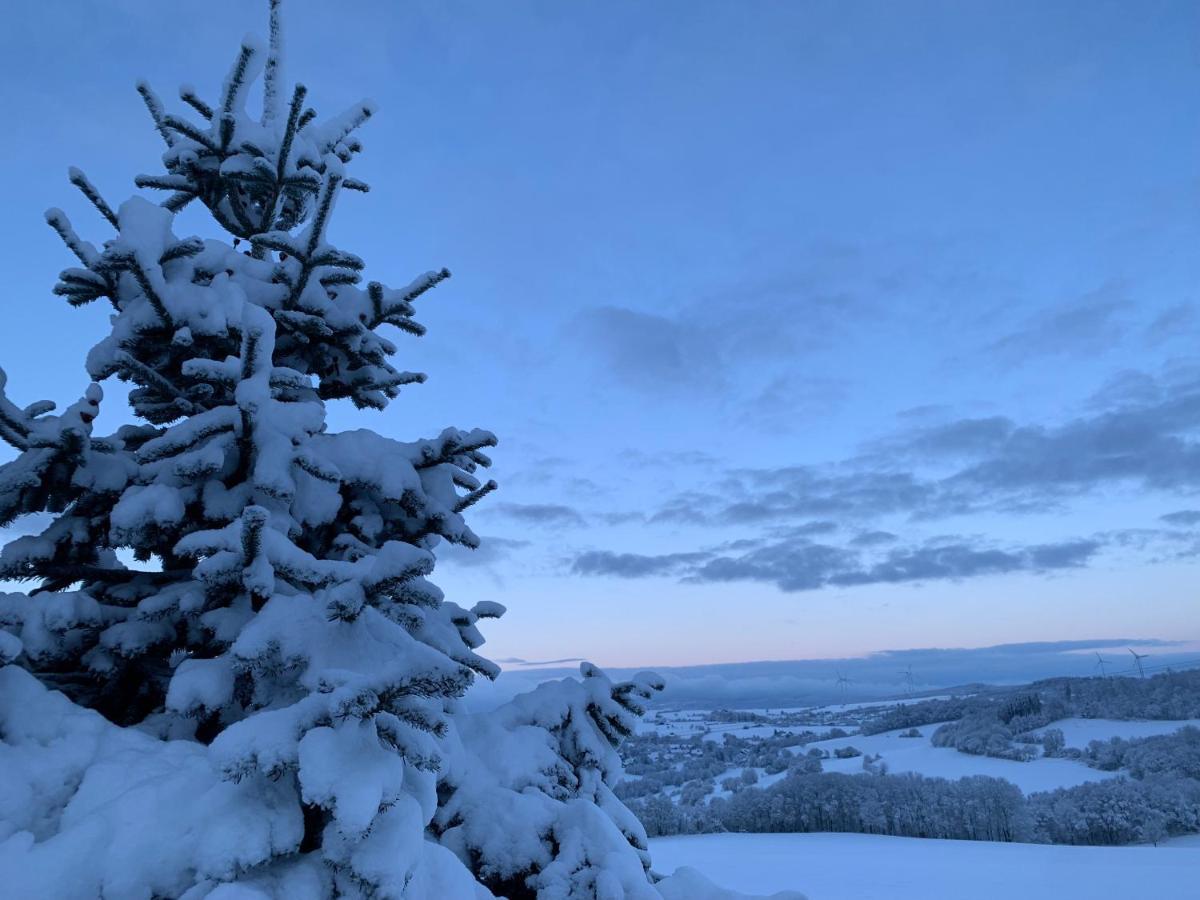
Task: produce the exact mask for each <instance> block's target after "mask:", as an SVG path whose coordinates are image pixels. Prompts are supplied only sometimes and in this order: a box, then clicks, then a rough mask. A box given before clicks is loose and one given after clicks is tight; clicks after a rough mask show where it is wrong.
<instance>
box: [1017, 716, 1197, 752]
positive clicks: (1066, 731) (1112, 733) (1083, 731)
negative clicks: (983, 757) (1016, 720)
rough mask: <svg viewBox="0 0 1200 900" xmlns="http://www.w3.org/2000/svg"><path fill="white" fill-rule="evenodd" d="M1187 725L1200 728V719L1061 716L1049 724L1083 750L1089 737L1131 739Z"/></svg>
mask: <svg viewBox="0 0 1200 900" xmlns="http://www.w3.org/2000/svg"><path fill="white" fill-rule="evenodd" d="M1187 725H1191V726H1193V727H1197V728H1200V719H1185V720H1182V721H1145V722H1138V721H1133V722H1130V721H1124V720H1121V719H1059V720H1058V721H1057V722H1053V723H1051V724H1050V725H1047V726H1046V728H1057V729H1059V730H1060V731H1062V733H1063V738H1064V739H1065V740H1066V744H1067V746H1068V747H1078V748H1079V749H1081V750H1082V749H1083V748H1084V747H1086V746H1087V745H1088V743H1089V742H1090V741H1107V740H1108V739H1109V738H1114V737H1119V738H1125V739H1126V740H1130V739H1132V738H1146V737H1153V736H1154V735H1156V734H1173V733H1174V732H1176V731H1178V730H1179V729H1180V728H1183V727H1185V726H1187ZM1046 728H1042V729H1039V730H1038V731H1037V734H1041V733H1042V732H1044V731H1045V730H1046Z"/></svg>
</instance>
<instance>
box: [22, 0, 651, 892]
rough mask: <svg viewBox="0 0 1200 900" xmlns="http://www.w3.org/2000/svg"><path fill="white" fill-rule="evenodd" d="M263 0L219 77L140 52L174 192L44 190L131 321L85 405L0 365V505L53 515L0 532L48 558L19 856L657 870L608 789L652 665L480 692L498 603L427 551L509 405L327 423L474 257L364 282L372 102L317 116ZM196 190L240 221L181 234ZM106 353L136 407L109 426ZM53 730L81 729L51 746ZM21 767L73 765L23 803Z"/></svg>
mask: <svg viewBox="0 0 1200 900" xmlns="http://www.w3.org/2000/svg"><path fill="white" fill-rule="evenodd" d="M270 8H271V34H270V41H269V42H268V43H267V44H266V45H265V46H264V45H260V44H259V43H258V42H257V41H255V40H253V39H250V38H247V39H246V41H245V42H244V43H243V44H242V46H241V49H240V51H239V53H238V55H237V58H236V59H235V61H234V64H233V66H232V68H231V69H230V71H229V74H228V76H227V77H226V78H225V81H224V83H223V85H222V86H221V89H220V91H219V92H218V93H217V94H216V95H215V96H214V97H211V98H207V99H205V98H202V97H201V96H200V94H198V93H197V92H196V91H194V90H193V89H191V88H188V87H185V88H183V89H182V90H181V92H180V98H181V100H182V102H183V103H185V104H187V106H188V107H190V110H191V112H190V114H189V115H188V116H183V115H176V114H174V113H171V112H168V111H167V107H166V104H164V103H163V102H162V101H161V100H160V98H159V97H158V96H157V95H156V94H155V93H154V91H153V90H152V89H151V88H150V86H149V85H146V84H140V85H139V86H138V91H139V93H140V94H141V97H142V99H143V100H144V102H145V105H146V107H147V109H148V110H149V113H150V116H151V118H152V119H153V123H154V126H155V127H156V129H157V131H158V133H159V134H160V135H161V137H162V140H163V142H164V143H165V152H164V154H163V162H164V171H163V172H160V173H157V174H151V175H142V176H139V177H138V178H137V179H136V183H137V185H138V186H139V187H141V188H144V189H149V190H155V191H162V192H165V199H163V200H162V202H160V203H157V204H156V203H154V202H151V201H150V200H148V199H146V198H144V197H142V196H135V197H133V198H131V199H129V200H127V201H125V202H124V203H122V204H120V206H118V207H117V208H115V209H114V208H113V207H112V206H110V205H109V204H108V203H107V202H106V201H105V200H104V198H103V197H102V196H101V194H100V192H99V191H98V190H97V189H96V188H95V187H94V186H93V185H92V184H91V183H90V182H89V181H88V179H87V178H86V177H85V176H84V175H83V173H81V172H79V171H77V170H72V171H71V173H70V180H71V181H72V182H73V183H74V184H75V186H76V187H78V188H79V189H80V190H81V191H82V192H83V194H84V195H85V196H86V197H87V198H88V199H89V200H90V201H91V203H92V205H93V206H94V207H95V209H96V211H97V213H98V214H99V217H100V218H101V219H102V220H103V227H106V228H108V229H110V230H111V233H110V236H109V237H107V238H106V239H105V240H104V241H103V242H102V244H100V245H99V246H97V245H95V244H93V243H90V242H88V241H86V240H84V239H83V238H81V237H80V236H79V235H78V234H77V233H76V231H75V229H74V228H73V226H72V224H71V223H70V222H69V221H68V219H67V217H66V215H65V214H63V213H62V212H61V211H58V210H51V211H50V212H49V213H48V214H47V220H48V222H49V224H50V225H51V226H52V227H53V228H54V229H55V230H56V231H57V232H58V234H59V235H60V236H61V237H62V240H63V241H64V243H65V244H66V245H67V247H68V248H69V249H70V251H71V252H72V253H73V254H74V256H75V257H76V259H77V263H78V264H77V265H75V266H74V267H72V268H69V269H67V270H65V271H64V272H63V273H62V274H61V276H60V279H59V282H58V284H57V285H56V286H55V288H54V290H55V293H57V294H59V295H61V296H62V297H64V298H65V299H66V300H67V301H68V302H69V303H71V304H73V305H77V306H78V305H83V304H88V303H107V304H109V305H110V306H111V308H112V315H111V318H110V321H111V330H110V332H109V333H108V334H107V335H106V336H104V337H103V339H102V340H100V342H99V343H97V344H96V345H95V347H94V348H93V349H92V350H91V352H90V353H89V355H88V358H87V371H88V373H89V375H90V376H91V378H92V379H93V381H94V383H92V384H91V385H89V386H88V387H87V388H86V390H85V391H84V394H83V397H82V398H81V399H80V400H79V401H78V402H76V403H74V404H73V405H71V406H69V407H68V408H67V409H66V410H65V411H63V412H62V413H61V414H58V415H56V414H54V405H53V404H52V403H49V402H37V403H33V404H31V405H29V406H24V407H22V406H19V405H17V404H16V403H14V402H13V401H12V400H11V399H9V397H8V396H7V395H6V394H5V393H4V390H3V388H4V382H3V381H2V380H0V438H3V439H4V440H5V441H7V442H8V443H9V444H11V445H12V446H13V447H14V448H15V449H16V451H17V455H16V458H15V459H14V460H13V461H11V462H9V463H7V464H6V465H4V466H3V467H0V522H2V523H4V524H7V523H10V522H12V521H13V520H14V519H16V518H18V517H21V516H27V515H35V519H34V520H32V521H37V522H38V524H39V525H44V527H42V528H41V531H40V532H39V533H36V534H31V535H28V536H24V537H20V538H18V539H16V540H13V541H12V542H10V543H9V544H8V545H7V546H5V547H4V549H3V552H2V553H0V577H3V578H5V579H9V580H20V581H26V582H33V583H34V585H33V587H32V589H30V590H29V591H28V593H19V594H6V595H2V596H0V662H4V663H9V664H11V665H9V666H8V667H7V668H5V669H3V670H0V681H2V684H0V769H4V770H5V771H7V772H9V773H10V777H12V778H14V779H16V778H20V777H21V775H20V773H22V772H26V771H28V772H30V773H32V774H29V775H28V777H27V778H26V779H25V781H24V782H23V783H21V784H15V783H14V784H15V786H14V790H13V791H9V792H8V793H7V794H6V793H5V791H3V790H0V795H3V796H0V825H3V827H2V828H0V872H2V873H3V875H4V877H5V879H6V884H9V885H10V886H11V885H13V884H20V883H23V882H20V881H19V880H13V879H20V878H29V877H35V876H36V877H44V878H50V879H53V878H54V877H58V875H59V874H60V873H62V872H66V871H70V872H74V873H75V874H72V875H70V876H69V877H71V878H78V879H83V880H82V881H74V882H72V883H73V884H74V885H75V886H76V887H78V885H80V884H92V885H94V887H95V893H97V894H102V895H104V896H106V897H124V896H130V897H133V896H138V897H140V896H149V895H151V894H154V895H156V896H186V897H188V898H189V900H199V898H201V897H209V896H211V897H213V898H214V900H219V898H226V900H228V898H231V897H238V898H246V897H281V898H282V897H288V898H295V897H300V898H303V897H313V898H319V897H330V896H339V897H367V896H371V897H415V898H421V897H455V896H478V897H487V896H491V893H490V890H497V891H502V892H503V893H504V894H506V895H507V896H509V897H510V898H513V900H515V898H517V897H538V898H543V900H554V898H562V900H566V898H580V900H582V898H591V897H598V898H605V900H612V898H622V897H628V898H643V897H658V896H659V893H658V890H657V889H656V888H655V887H654V886H653V884H652V876H651V875H650V873H649V857H648V855H647V852H646V836H645V833H644V831H643V830H642V828H641V826H640V825H639V824H638V822H637V820H636V819H635V818H634V817H633V816H632V815H631V814H630V813H629V811H628V810H626V809H625V807H624V806H622V805H621V803H620V802H619V801H617V799H616V798H615V796H614V795H613V793H612V790H611V787H612V785H613V784H614V783H615V780H616V778H617V777H618V776H619V771H620V762H619V759H618V758H617V756H616V754H615V750H614V748H615V747H616V746H617V745H618V744H619V742H620V741H621V739H622V738H623V737H624V736H625V735H628V734H629V733H630V731H631V729H632V728H633V723H634V722H635V720H636V717H637V716H638V715H640V714H641V712H642V711H643V703H644V701H645V700H646V699H647V698H648V697H649V696H650V695H651V694H652V692H653V691H655V690H657V689H659V688H660V687H661V684H660V683H659V682H658V681H657V680H656V679H655V678H653V677H650V676H640V677H639V678H637V679H635V680H634V681H631V682H626V683H622V684H613V683H611V682H610V681H609V680H608V679H607V678H605V677H604V676H603V675H602V674H601V673H600V672H598V671H597V670H594V669H592V668H590V667H585V670H584V672H583V675H584V677H583V680H582V681H575V680H567V681H564V682H560V683H557V684H552V685H545V686H543V687H542V688H539V689H538V690H537V691H535V692H533V693H532V694H530V695H526V696H523V697H518V698H517V699H516V700H514V701H513V702H512V703H510V704H508V705H507V706H504V707H501V708H500V709H498V710H496V711H494V712H492V713H489V714H486V715H481V714H476V715H467V714H466V713H465V712H463V710H462V708H461V704H460V703H459V701H458V698H460V697H461V696H462V695H463V694H464V692H465V691H466V690H467V689H468V687H469V686H470V685H471V684H472V681H473V679H475V678H476V677H478V676H482V677H484V678H494V677H496V675H497V674H498V669H497V667H496V666H495V665H494V664H493V663H492V662H490V661H488V660H487V659H485V658H484V657H482V656H480V655H479V654H478V653H477V652H476V650H477V649H478V648H479V647H480V645H481V644H482V643H483V636H482V634H481V633H480V631H479V630H478V627H477V626H478V625H479V623H480V621H481V620H486V619H489V618H495V617H497V616H499V615H501V614H502V613H503V612H504V609H503V607H502V606H500V605H499V604H496V603H493V602H489V601H483V602H480V603H477V604H476V605H474V606H473V607H472V608H470V609H467V608H464V607H462V606H459V605H456V604H455V603H452V602H450V601H448V600H446V599H444V597H443V595H442V593H441V591H440V590H439V589H438V588H437V587H436V586H435V585H434V584H432V583H431V582H430V581H429V580H428V576H429V575H430V573H431V572H432V570H433V567H434V551H435V550H436V548H437V547H438V545H439V544H440V542H443V541H447V542H450V543H453V544H459V545H463V546H466V547H469V548H474V547H476V546H477V545H478V544H479V538H478V537H477V536H476V535H475V534H474V533H473V532H472V531H471V530H470V528H469V527H468V526H467V524H466V522H465V521H464V519H463V513H464V511H465V510H466V509H467V508H468V507H470V506H471V505H472V504H474V503H476V502H477V501H479V500H480V499H482V498H483V497H484V496H486V495H487V494H488V493H489V492H490V491H492V490H493V489H494V488H495V486H496V485H495V483H494V482H492V481H486V482H484V481H481V480H480V478H479V477H478V472H479V470H480V469H483V468H486V467H488V466H489V465H490V460H489V458H488V456H487V450H488V448H490V447H492V446H493V445H494V444H495V443H496V438H495V437H494V436H493V435H492V434H491V433H489V432H487V431H481V430H472V431H461V430H458V429H455V428H448V429H446V430H445V431H443V432H442V433H441V434H439V435H437V436H436V437H433V438H430V439H427V440H419V441H415V442H410V443H405V442H401V441H397V440H393V439H390V438H386V437H383V436H380V435H379V434H376V433H374V432H372V431H369V430H357V431H348V432H338V433H334V432H330V431H329V430H327V428H326V424H325V405H326V403H329V402H333V401H338V400H349V401H350V402H352V403H353V404H354V405H355V406H357V407H359V408H360V409H383V408H384V407H385V406H386V405H387V404H388V402H389V401H390V400H392V399H394V398H395V397H396V396H397V395H398V393H399V392H400V390H401V389H402V388H404V387H405V386H408V385H413V384H417V383H419V382H421V381H422V380H423V378H424V376H422V375H420V374H416V373H412V372H407V371H404V370H402V369H399V368H397V367H395V366H394V365H393V364H392V362H391V359H392V357H393V356H394V354H395V353H396V350H397V347H396V345H395V344H393V343H392V342H391V340H390V339H388V338H387V337H386V336H384V334H383V333H381V332H382V331H383V330H384V326H388V327H390V328H392V329H395V330H398V331H399V332H402V333H406V334H408V335H421V334H423V333H424V328H423V327H422V326H421V325H419V324H418V323H417V322H416V321H415V320H414V315H415V304H416V302H417V301H418V300H419V299H420V298H421V297H422V296H423V295H425V294H426V293H427V292H428V291H429V290H430V289H432V288H433V287H435V286H436V285H438V284H439V283H440V282H442V281H443V280H444V279H446V278H447V277H448V276H449V272H448V271H446V270H445V269H442V270H437V271H432V272H427V273H425V274H423V275H421V276H419V277H418V278H417V279H416V280H414V281H413V282H412V283H410V284H408V285H407V286H405V287H402V288H398V289H393V288H388V287H385V286H384V285H383V284H382V283H380V282H375V281H370V282H367V283H365V284H364V283H363V280H362V270H363V268H364V263H363V261H362V260H361V259H359V258H358V257H357V256H355V255H354V254H352V253H349V252H347V251H345V250H342V249H340V248H338V247H336V246H335V245H334V244H333V243H332V242H331V240H330V237H329V227H330V222H331V218H332V214H333V212H334V209H335V207H336V205H337V203H338V202H339V200H340V199H341V198H342V196H343V195H344V194H345V193H346V192H352V193H355V192H357V193H362V192H365V191H366V190H367V185H365V184H363V183H362V182H359V181H357V180H355V179H354V178H352V177H348V176H347V175H346V166H347V164H348V163H350V162H351V161H352V159H353V158H354V157H355V155H356V154H357V153H358V152H359V151H360V150H361V149H362V147H361V144H360V143H359V141H358V139H357V137H356V134H357V130H358V129H359V127H360V126H361V125H363V124H364V123H365V122H366V121H367V120H368V119H369V118H370V116H371V115H372V112H373V107H372V106H371V105H370V104H369V103H366V102H364V103H361V104H358V105H356V106H354V107H352V108H351V109H350V110H349V111H347V112H345V113H343V114H341V115H339V116H336V117H333V118H331V119H327V120H322V119H320V118H319V117H318V116H317V115H316V113H315V112H314V111H313V109H312V108H311V107H309V106H308V105H307V94H306V90H305V88H304V87H303V86H302V85H297V86H295V87H294V88H293V89H292V90H291V91H290V93H286V92H285V89H284V81H283V58H282V54H281V40H280V27H279V3H278V0H273V2H271V4H270ZM259 78H261V81H262V85H263V91H262V105H261V113H258V114H253V115H252V114H251V113H250V112H249V111H248V106H249V104H248V101H249V97H250V88H251V86H252V84H254V83H255V81H256V80H257V79H259ZM210 101H211V102H210ZM189 203H199V204H202V205H203V207H205V208H206V209H207V211H208V212H209V213H210V214H211V216H212V219H213V220H214V221H215V223H216V224H217V225H218V226H219V227H220V229H222V230H223V231H224V232H225V233H227V235H228V236H229V237H228V239H227V240H211V239H209V240H205V239H201V238H199V237H194V236H187V235H184V236H180V235H179V234H177V233H176V230H175V229H176V224H177V223H176V215H177V213H178V212H179V211H180V210H182V209H183V208H184V207H185V206H187V205H188V204H189ZM112 378H116V379H118V380H120V381H123V382H127V383H128V384H129V385H130V390H129V404H130V406H131V408H132V412H133V413H134V415H135V418H136V420H137V424H133V425H127V426H124V427H121V428H119V429H117V430H116V432H115V433H113V434H109V435H100V434H96V433H95V431H94V425H95V422H96V419H97V416H98V413H99V410H100V405H101V402H102V399H103V395H102V390H101V388H100V383H101V382H104V381H106V380H109V379H112ZM27 673H28V674H27ZM30 675H32V676H33V678H36V681H34V680H33V679H32V678H31V677H30ZM38 682H40V685H39V684H38ZM47 688H51V689H56V690H59V691H61V692H62V694H64V695H65V697H66V698H67V699H63V698H62V697H58V696H57V695H55V694H52V693H50V692H49V691H48V690H47ZM88 710H90V711H91V712H88ZM39 711H40V712H39ZM39 716H40V718H39ZM100 716H103V717H104V718H103V719H101V718H100ZM105 720H107V721H105ZM110 723H111V724H110ZM54 729H59V731H57V732H55V731H54ZM63 729H65V731H64V730H63ZM52 732H53V733H55V734H60V736H62V740H61V741H60V742H59V744H56V746H58V745H62V744H70V743H71V742H72V741H76V742H78V744H79V746H81V747H83V746H86V747H89V748H90V750H88V751H87V752H83V751H80V753H77V754H74V755H68V756H69V758H66V759H57V757H53V758H52V756H53V755H51V756H39V755H38V752H39V748H42V749H44V747H45V746H46V745H47V741H50V740H51V738H49V737H47V735H48V734H51V733H52ZM68 735H69V737H68ZM88 753H91V754H93V755H92V756H88ZM105 754H110V756H105ZM111 754H116V755H115V756H112V755H111ZM56 759H57V761H55V760H56ZM114 760H119V762H114ZM39 766H42V767H51V768H44V769H42V770H39V769H38V767H39ZM53 766H59V768H57V769H54V768H52V767H53ZM38 771H41V773H42V774H37V773H38ZM11 773H17V774H16V775H12V774H11ZM48 773H50V774H48ZM0 777H3V776H0ZM29 783H34V784H42V783H44V784H45V785H47V786H48V787H47V788H46V789H45V790H44V791H39V792H35V793H32V794H28V796H26V797H25V800H24V801H23V802H22V803H17V802H16V801H13V802H12V803H11V804H10V805H9V806H5V803H7V802H8V800H7V799H6V798H10V797H18V796H25V795H24V794H21V793H20V791H21V790H24V789H25V787H26V785H27V784H29ZM72 785H74V786H76V788H77V790H76V792H75V793H74V795H72V794H71V790H72V788H71V786H72ZM64 791H65V792H66V793H64ZM139 798H140V799H139ZM138 804H140V805H138ZM64 809H65V812H64ZM97 817H99V818H97ZM97 822H100V823H102V824H96V823H97ZM157 834H161V835H164V837H162V838H161V840H159V841H158V843H156V844H150V845H147V844H146V843H145V841H153V840H154V836H155V835H157ZM10 835H11V837H10ZM172 836H173V837H172ZM88 841H91V843H88ZM56 854H57V855H56ZM78 860H91V863H89V865H88V866H87V867H86V868H85V869H82V870H79V871H76V870H75V869H70V865H72V864H74V865H75V866H76V867H78V865H79V863H78ZM71 861H75V862H74V863H72V862H71ZM62 866H67V868H66V869H63V868H62ZM62 877H68V876H67V875H62ZM89 879H90V880H89ZM39 884H43V883H41V882H39ZM46 884H49V885H50V887H46V886H45V884H43V886H42V887H41V888H29V889H28V890H27V891H26V895H28V896H34V895H39V894H40V895H47V892H50V893H54V891H55V890H56V889H58V888H60V887H61V885H59V884H58V883H56V882H53V881H51V882H48V883H46ZM82 890H83V893H84V894H86V893H87V889H86V888H83V889H82ZM231 891H233V892H232V893H231ZM18 892H20V891H18Z"/></svg>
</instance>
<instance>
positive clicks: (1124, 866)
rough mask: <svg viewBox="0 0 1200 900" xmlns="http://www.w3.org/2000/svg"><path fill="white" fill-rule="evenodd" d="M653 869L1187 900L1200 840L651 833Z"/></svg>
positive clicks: (826, 885) (729, 881) (802, 887)
mask: <svg viewBox="0 0 1200 900" xmlns="http://www.w3.org/2000/svg"><path fill="white" fill-rule="evenodd" d="M650 852H651V854H652V855H653V859H654V868H655V870H656V871H659V872H663V873H670V872H673V871H674V870H675V869H676V868H677V867H679V866H692V867H694V868H696V869H698V870H700V871H701V872H703V873H704V874H705V875H706V876H708V878H710V879H711V880H712V881H714V882H716V883H717V884H719V885H722V886H724V887H735V888H736V889H737V890H740V891H749V892H753V893H760V894H769V893H771V892H774V891H782V890H798V891H803V892H804V893H806V894H807V895H808V896H809V898H810V900H968V898H969V900H991V898H1005V900H1008V898H1019V900H1069V898H1076V897H1079V898H1087V900H1118V898H1120V900H1127V898H1131V897H1133V898H1137V897H1147V898H1153V900H1196V898H1197V897H1198V896H1200V888H1198V887H1197V877H1198V873H1200V844H1197V843H1196V842H1190V841H1187V840H1186V839H1183V840H1179V841H1173V842H1171V843H1170V844H1168V845H1166V846H1162V847H1059V846H1047V845H1041V844H998V843H989V842H982V841H978V842H977V841H939V840H927V839H920V838H901V837H881V836H878V835H859V834H711V835H691V836H687V837H669V838H656V839H654V840H652V841H651V842H650Z"/></svg>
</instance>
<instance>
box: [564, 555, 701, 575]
mask: <svg viewBox="0 0 1200 900" xmlns="http://www.w3.org/2000/svg"><path fill="white" fill-rule="evenodd" d="M710 555H711V554H710V553H708V552H703V551H701V552H696V553H663V554H659V555H650V556H647V555H643V554H641V553H612V552H610V551H608V550H589V551H586V552H584V553H580V554H579V555H578V556H576V557H575V559H574V561H573V562H572V563H571V571H572V572H573V573H574V574H576V575H612V576H615V577H617V578H648V577H654V576H661V575H671V574H674V573H676V572H678V571H680V570H681V569H684V568H686V567H687V566H689V565H693V564H695V563H697V562H700V561H701V560H703V559H706V558H708V557H709V556H710Z"/></svg>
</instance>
